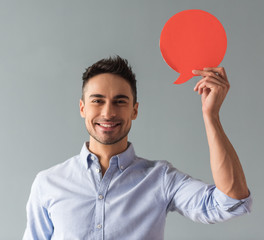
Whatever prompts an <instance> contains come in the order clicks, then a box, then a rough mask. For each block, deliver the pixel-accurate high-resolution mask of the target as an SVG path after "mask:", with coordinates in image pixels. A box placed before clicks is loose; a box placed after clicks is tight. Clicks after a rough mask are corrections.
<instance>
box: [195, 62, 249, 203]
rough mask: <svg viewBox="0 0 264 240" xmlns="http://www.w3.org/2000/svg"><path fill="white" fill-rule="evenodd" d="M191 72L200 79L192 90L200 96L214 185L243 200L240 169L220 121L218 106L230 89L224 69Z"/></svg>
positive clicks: (245, 191) (245, 189)
mask: <svg viewBox="0 0 264 240" xmlns="http://www.w3.org/2000/svg"><path fill="white" fill-rule="evenodd" d="M193 73H194V74H196V75H200V76H202V77H203V78H202V79H201V80H200V81H199V82H198V83H197V84H196V86H195V88H194V91H197V92H198V93H199V94H201V95H202V96H201V100H202V111H203V118H204V123H205V129H206V134H207V139H208V144H209V150H210V162H211V169H212V174H213V178H214V182H215V185H216V187H217V188H218V189H219V190H220V191H222V192H223V193H225V194H226V195H228V196H229V197H231V198H235V199H243V198H246V197H248V196H249V192H248V187H247V183H246V178H245V175H244V172H243V169H242V166H241V164H240V161H239V158H238V156H237V154H236V151H235V149H234V148H233V146H232V144H231V143H230V141H229V139H228V138H227V136H226V134H225V132H224V130H223V127H222V125H221V122H220V118H219V111H220V108H221V105H222V103H223V101H224V99H225V97H226V94H227V92H228V90H229V88H230V86H229V82H228V79H227V76H226V73H225V69H224V68H223V67H219V68H204V70H194V71H193Z"/></svg>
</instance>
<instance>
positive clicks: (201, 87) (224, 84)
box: [193, 67, 230, 117]
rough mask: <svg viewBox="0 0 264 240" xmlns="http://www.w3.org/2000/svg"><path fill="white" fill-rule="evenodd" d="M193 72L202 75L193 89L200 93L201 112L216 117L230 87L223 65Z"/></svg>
mask: <svg viewBox="0 0 264 240" xmlns="http://www.w3.org/2000/svg"><path fill="white" fill-rule="evenodd" d="M193 74H195V75H199V76H203V78H202V79H201V80H200V81H199V82H198V83H197V84H196V86H195V87H194V91H198V94H202V97H201V100H202V110H203V114H204V115H206V116H210V117H218V116H219V111H220V108H221V105H222V103H223V101H224V99H225V97H226V94H227V92H228V90H229V88H230V85H229V82H228V79H227V76H226V72H225V69H224V68H223V67H216V68H204V69H203V70H193Z"/></svg>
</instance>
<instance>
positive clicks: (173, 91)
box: [0, 0, 264, 240]
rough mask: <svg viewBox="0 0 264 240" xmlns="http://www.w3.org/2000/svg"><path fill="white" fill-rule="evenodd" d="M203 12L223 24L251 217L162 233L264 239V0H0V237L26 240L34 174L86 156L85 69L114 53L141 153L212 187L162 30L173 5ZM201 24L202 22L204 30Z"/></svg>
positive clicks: (235, 136) (228, 110) (173, 216)
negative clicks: (130, 76)
mask: <svg viewBox="0 0 264 240" xmlns="http://www.w3.org/2000/svg"><path fill="white" fill-rule="evenodd" d="M186 9H202V10H205V11H208V12H210V13H211V14H213V15H214V16H216V17H217V18H218V19H219V20H220V21H221V23H222V24H223V26H224V28H225V30H226V33H227V38H228V48H227V52H226V55H225V58H224V60H223V61H222V63H221V66H224V67H225V69H226V72H227V75H228V78H229V81H230V84H231V89H230V91H229V94H228V96H227V98H226V99H225V102H224V104H223V106H222V110H221V113H220V114H221V115H220V117H221V121H222V124H223V127H224V129H225V131H226V134H227V135H228V137H229V138H230V141H231V142H232V143H233V145H234V147H235V149H236V150H237V153H238V155H239V157H240V160H241V163H242V165H243V167H244V171H245V174H246V177H247V181H248V185H249V188H250V191H251V193H252V196H253V199H254V205H253V212H252V213H251V214H250V215H246V216H243V217H240V218H235V219H232V220H230V221H227V222H225V223H221V224H216V225H203V224H199V223H193V222H191V221H190V220H189V219H186V218H184V217H182V216H180V215H179V214H178V213H170V214H169V215H168V218H167V225H166V232H165V239H168V240H169V239H186V240H187V239H196V240H200V239H203V240H204V239H214V240H215V239H216V240H217V239H219V240H220V239H226V240H229V239H230V240H231V239H239V240H242V239H247V240H248V239H251V240H254V239H258V240H259V239H264V238H263V237H264V230H263V217H262V216H263V214H264V208H263V206H262V201H263V198H264V189H263V169H264V161H263V149H264V145H263V136H264V131H263V129H264V128H263V123H264V110H263V109H264V108H263V103H264V101H263V100H264V94H263V89H264V81H263V77H262V76H263V71H262V70H263V67H264V61H263V56H264V47H263V43H264V31H263V25H264V14H263V11H264V1H254V0H252V1H223V0H222V1H209V0H208V1H201V0H192V1H187V0H185V1H177V0H175V1H173V0H171V1H169V0H163V1H156V0H155V1H154V0H149V1H135V0H134V1H131V0H130V1H126V0H119V1H117V0H116V1H115V0H112V1H99V0H98V1H88V0H86V1H84V0H83V1H69V0H55V1H51V0H45V1H44V0H43V1H36V0H34V1H33V0H32V1H27V0H25V1H18V0H17V1H8V0H6V1H3V0H1V1H0V83H1V85H0V106H1V108H0V110H1V111H0V114H1V118H0V133H1V134H0V148H1V158H0V161H1V162H0V189H1V197H0V212H1V218H0V226H1V230H0V239H1V240H11V239H12V240H17V239H21V238H22V235H23V232H24V229H25V226H26V211H25V207H26V202H27V199H28V196H29V193H30V187H31V184H32V182H33V179H34V178H35V176H36V174H37V173H38V172H39V171H40V170H43V169H46V168H49V167H51V166H53V165H55V164H57V163H60V162H63V161H65V160H66V159H68V158H70V157H71V156H73V155H76V154H78V153H79V152H80V149H81V146H82V144H83V142H84V141H87V140H88V139H89V135H88V134H87V131H86V129H85V126H84V122H83V119H82V118H81V117H80V115H79V99H80V96H81V84H82V80H81V77H82V73H83V72H84V70H85V68H86V67H88V66H89V65H91V64H92V63H94V62H95V61H97V60H99V59H101V58H104V57H108V56H110V55H114V54H119V55H120V56H122V57H124V58H127V59H128V61H129V62H130V64H131V65H132V66H133V70H134V71H135V72H136V76H137V80H138V99H139V103H140V104H139V116H138V119H137V120H136V121H134V122H133V127H132V130H131V133H130V136H129V140H130V141H132V142H133V144H134V147H135V150H136V153H137V155H139V156H142V157H146V158H149V159H153V160H158V159H166V160H168V161H171V162H172V163H173V165H174V166H176V167H177V168H178V169H180V170H181V171H184V172H186V173H189V174H190V175H192V176H193V177H195V178H199V179H202V180H204V181H205V182H208V183H212V182H213V179H212V176H211V171H210V165H209V152H208V145H207V140H206V135H205V129H204V124H203V120H202V113H201V102H200V96H199V95H198V94H197V93H196V92H194V91H193V87H194V86H195V84H196V82H197V81H198V80H199V79H200V78H199V77H195V78H193V79H192V80H190V81H188V82H186V83H184V84H182V85H174V84H173V82H174V81H175V80H176V79H177V77H178V76H179V74H178V73H176V72H175V71H173V70H172V69H171V68H170V67H169V66H168V65H167V64H166V63H165V62H164V61H163V59H162V56H161V53H160V49H159V37H160V33H161V30H162V28H163V26H164V24H165V23H166V21H167V20H168V19H169V18H170V17H171V16H172V15H174V14H176V13H177V12H180V11H182V10H186ZM201 31H205V33H206V29H201Z"/></svg>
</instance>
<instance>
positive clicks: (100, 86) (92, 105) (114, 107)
mask: <svg viewBox="0 0 264 240" xmlns="http://www.w3.org/2000/svg"><path fill="white" fill-rule="evenodd" d="M137 112H138V103H136V104H135V105H133V95H132V91H131V87H130V85H129V83H128V82H127V81H126V80H125V79H123V78H122V77H120V76H117V75H114V74H110V73H104V74H99V75H96V76H94V77H92V78H91V79H89V81H88V83H87V84H86V86H85V89H84V101H82V100H80V114H81V116H82V117H83V118H85V125H86V128H87V130H88V132H89V134H90V137H91V139H90V141H94V140H95V141H97V142H99V143H101V144H105V145H111V144H115V143H119V142H121V141H127V135H128V132H129V130H130V128H131V122H132V120H134V119H136V117H137Z"/></svg>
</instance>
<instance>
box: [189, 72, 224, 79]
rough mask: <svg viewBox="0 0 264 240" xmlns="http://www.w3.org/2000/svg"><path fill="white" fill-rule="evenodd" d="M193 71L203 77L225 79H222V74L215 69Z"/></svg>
mask: <svg viewBox="0 0 264 240" xmlns="http://www.w3.org/2000/svg"><path fill="white" fill-rule="evenodd" d="M193 73H195V74H198V75H200V76H203V77H212V78H216V79H218V80H219V81H224V80H223V79H221V76H219V75H218V74H217V73H216V72H213V71H205V70H193Z"/></svg>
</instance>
